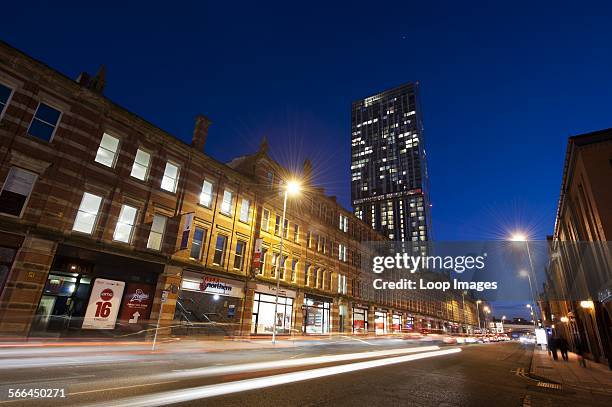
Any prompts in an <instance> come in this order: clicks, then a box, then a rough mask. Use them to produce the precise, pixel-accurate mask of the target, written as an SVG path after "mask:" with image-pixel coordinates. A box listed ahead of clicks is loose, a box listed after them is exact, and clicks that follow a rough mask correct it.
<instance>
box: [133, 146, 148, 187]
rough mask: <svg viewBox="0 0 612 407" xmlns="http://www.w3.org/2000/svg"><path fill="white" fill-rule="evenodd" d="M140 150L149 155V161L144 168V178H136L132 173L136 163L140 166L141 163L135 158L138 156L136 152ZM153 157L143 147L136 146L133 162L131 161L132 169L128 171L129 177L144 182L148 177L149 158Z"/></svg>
mask: <svg viewBox="0 0 612 407" xmlns="http://www.w3.org/2000/svg"><path fill="white" fill-rule="evenodd" d="M140 151H142V152H143V153H145V154H147V155H148V156H149V162H148V163H147V166H146V169H145V175H144V178H142V179H141V178H138V177H137V176H135V175H134V167H136V165H139V166H142V164H140V163H138V162H136V158H137V157H138V152H140ZM152 158H153V155H152V154H151V153H150V152H149V151H148V150H146V149H144V148H138V150H136V154H135V155H134V162H133V163H132V170H131V171H130V177H132V178H136V179H137V180H140V181H143V182H146V181H147V180H148V179H149V172H150V170H151V159H152Z"/></svg>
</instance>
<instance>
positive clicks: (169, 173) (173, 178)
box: [161, 161, 179, 192]
mask: <svg viewBox="0 0 612 407" xmlns="http://www.w3.org/2000/svg"><path fill="white" fill-rule="evenodd" d="M178 178H179V167H178V165H176V164H173V163H171V162H170V161H168V162H167V163H166V169H165V170H164V176H163V178H162V182H161V189H163V190H166V191H169V192H176V186H177V184H178Z"/></svg>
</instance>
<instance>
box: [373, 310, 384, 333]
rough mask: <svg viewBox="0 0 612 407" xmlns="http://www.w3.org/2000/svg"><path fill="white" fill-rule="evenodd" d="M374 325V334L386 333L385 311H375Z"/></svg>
mask: <svg viewBox="0 0 612 407" xmlns="http://www.w3.org/2000/svg"><path fill="white" fill-rule="evenodd" d="M374 327H375V328H376V331H375V333H376V335H384V334H386V333H387V313H386V312H382V311H376V312H375V313H374Z"/></svg>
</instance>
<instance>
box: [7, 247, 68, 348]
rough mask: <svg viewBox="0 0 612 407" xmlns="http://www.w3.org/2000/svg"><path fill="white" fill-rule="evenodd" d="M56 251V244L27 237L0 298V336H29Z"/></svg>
mask: <svg viewBox="0 0 612 407" xmlns="http://www.w3.org/2000/svg"><path fill="white" fill-rule="evenodd" d="M56 249H57V243H56V242H53V241H50V240H45V239H41V238H38V237H34V236H31V235H28V236H26V237H25V239H24V241H23V244H22V245H21V247H20V248H19V250H18V251H17V254H16V256H15V260H14V261H13V266H12V267H11V271H10V272H9V275H8V278H7V281H6V284H5V287H4V290H3V291H2V296H1V297H0V336H13V337H23V338H25V337H27V336H28V333H29V331H30V327H31V326H32V322H33V321H34V318H35V315H36V309H37V307H38V303H39V301H40V297H41V295H42V291H43V288H44V287H45V283H46V282H47V276H48V275H49V269H50V268H51V264H52V263H53V258H54V257H55V251H56Z"/></svg>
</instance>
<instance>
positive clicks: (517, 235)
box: [510, 232, 538, 305]
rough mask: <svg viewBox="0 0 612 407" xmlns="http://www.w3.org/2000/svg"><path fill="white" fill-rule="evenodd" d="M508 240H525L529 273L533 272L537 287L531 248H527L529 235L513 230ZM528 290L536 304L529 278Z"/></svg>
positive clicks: (536, 282)
mask: <svg viewBox="0 0 612 407" xmlns="http://www.w3.org/2000/svg"><path fill="white" fill-rule="evenodd" d="M510 241H511V242H525V248H526V249H527V258H528V259H529V268H530V269H531V273H532V274H533V280H534V283H535V285H536V289H537V287H538V279H537V277H536V274H535V269H534V267H533V260H532V259H531V250H529V236H527V235H526V234H525V233H522V232H514V233H513V234H512V235H511V236H510ZM521 273H522V272H521ZM527 276H529V273H527ZM529 290H530V291H531V298H532V299H533V302H534V305H537V304H536V303H535V295H534V294H533V288H532V287H531V278H530V279H529Z"/></svg>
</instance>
